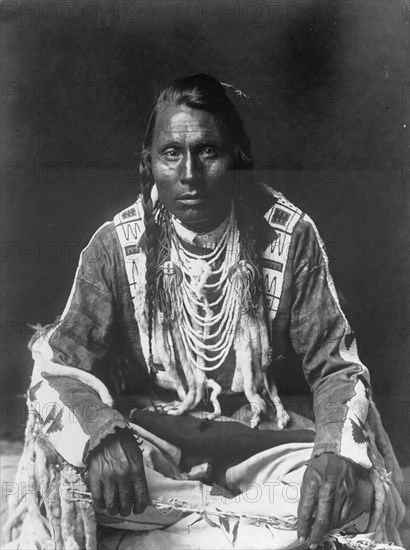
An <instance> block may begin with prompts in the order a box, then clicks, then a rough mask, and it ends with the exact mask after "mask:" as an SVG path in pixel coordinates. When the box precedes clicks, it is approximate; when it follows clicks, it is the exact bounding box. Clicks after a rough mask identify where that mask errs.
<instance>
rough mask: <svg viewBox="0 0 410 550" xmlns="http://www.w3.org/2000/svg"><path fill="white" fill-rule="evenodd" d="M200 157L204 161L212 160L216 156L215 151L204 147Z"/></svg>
mask: <svg viewBox="0 0 410 550" xmlns="http://www.w3.org/2000/svg"><path fill="white" fill-rule="evenodd" d="M200 156H201V157H202V158H205V159H212V158H215V157H216V156H217V151H216V149H214V148H213V147H205V149H202V151H201V153H200Z"/></svg>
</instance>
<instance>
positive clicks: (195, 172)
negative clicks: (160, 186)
mask: <svg viewBox="0 0 410 550" xmlns="http://www.w3.org/2000/svg"><path fill="white" fill-rule="evenodd" d="M180 168H181V172H180V181H181V183H195V182H196V179H197V178H198V176H199V171H200V169H199V166H198V160H197V159H196V157H195V155H193V154H192V153H191V151H187V153H186V154H185V155H184V156H183V159H182V163H181V166H180Z"/></svg>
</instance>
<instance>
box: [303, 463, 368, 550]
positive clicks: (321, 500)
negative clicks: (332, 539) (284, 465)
mask: <svg viewBox="0 0 410 550" xmlns="http://www.w3.org/2000/svg"><path fill="white" fill-rule="evenodd" d="M365 472H366V469H365V468H363V467H362V466H359V465H357V464H354V463H353V462H350V461H349V460H347V459H345V458H342V457H340V456H338V455H336V454H333V453H323V454H321V455H319V456H318V457H313V458H312V459H311V461H310V462H309V465H308V467H307V469H306V472H305V475H304V477H303V481H302V489H301V498H300V501H299V507H298V537H299V540H300V541H305V540H307V539H309V547H310V548H312V549H313V548H316V546H318V545H319V544H320V543H321V542H322V541H323V539H324V537H325V535H326V534H327V533H328V532H329V531H331V530H332V529H335V528H337V527H341V526H342V525H343V524H344V523H346V521H348V519H349V511H351V507H352V504H353V500H354V495H355V492H356V491H357V487H358V483H359V480H360V479H361V478H362V477H363V475H365Z"/></svg>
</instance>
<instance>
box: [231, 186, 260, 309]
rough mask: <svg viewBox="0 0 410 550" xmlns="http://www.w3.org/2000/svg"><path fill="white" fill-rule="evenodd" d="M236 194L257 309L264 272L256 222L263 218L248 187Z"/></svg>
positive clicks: (254, 304) (242, 240) (243, 252)
mask: <svg viewBox="0 0 410 550" xmlns="http://www.w3.org/2000/svg"><path fill="white" fill-rule="evenodd" d="M236 191H237V192H236V193H235V199H234V200H235V213H236V218H237V221H238V229H239V234H240V241H241V250H242V257H243V259H244V260H245V261H246V262H247V263H248V264H250V265H251V267H252V268H253V269H254V270H255V273H256V276H255V279H254V281H253V283H252V285H251V296H252V305H253V307H254V308H256V306H257V304H258V302H259V298H260V296H261V294H262V276H261V274H262V271H261V265H260V256H259V244H260V243H259V235H258V231H257V228H256V225H255V220H258V218H259V217H260V216H261V214H260V212H259V211H258V209H257V208H256V206H255V204H254V201H253V199H252V196H251V195H252V194H251V193H250V190H249V189H248V187H247V186H245V185H243V186H241V187H239V186H238V187H237V189H236Z"/></svg>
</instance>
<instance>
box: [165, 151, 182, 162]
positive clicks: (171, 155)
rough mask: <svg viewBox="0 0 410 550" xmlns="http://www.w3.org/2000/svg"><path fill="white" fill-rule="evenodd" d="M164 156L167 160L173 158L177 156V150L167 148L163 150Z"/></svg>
mask: <svg viewBox="0 0 410 550" xmlns="http://www.w3.org/2000/svg"><path fill="white" fill-rule="evenodd" d="M164 157H165V158H167V159H169V160H174V159H177V158H178V157H179V152H178V151H177V150H176V149H167V150H166V151H164Z"/></svg>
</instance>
